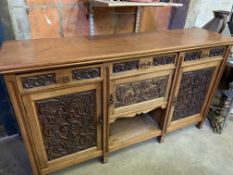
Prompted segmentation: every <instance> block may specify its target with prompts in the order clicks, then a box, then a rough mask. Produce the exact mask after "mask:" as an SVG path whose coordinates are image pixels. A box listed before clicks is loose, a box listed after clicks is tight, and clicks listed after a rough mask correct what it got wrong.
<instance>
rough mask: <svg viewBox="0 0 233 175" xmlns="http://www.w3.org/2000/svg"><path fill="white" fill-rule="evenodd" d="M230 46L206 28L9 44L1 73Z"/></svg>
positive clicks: (228, 40) (232, 41)
mask: <svg viewBox="0 0 233 175" xmlns="http://www.w3.org/2000/svg"><path fill="white" fill-rule="evenodd" d="M227 44H229V45H231V44H233V38H231V37H224V36H221V35H219V34H217V33H211V32H208V31H205V30H203V29H185V30H171V31H163V32H154V33H144V34H137V35H135V34H134V35H133V34H130V35H118V36H106V37H101V38H99V37H97V38H92V39H90V38H86V37H77V38H57V39H37V40H24V41H7V42H5V43H4V44H3V48H2V50H1V51H0V73H10V72H11V73H12V72H23V71H31V70H41V69H48V68H52V67H53V68H54V67H65V66H67V65H75V64H84V63H87V62H88V63H97V62H106V61H109V60H118V59H124V58H126V57H130V56H142V55H145V54H157V53H158V54H159V53H162V52H168V51H173V52H174V51H180V50H185V49H191V48H200V47H202V48H203V47H205V46H206V47H210V46H215V45H227Z"/></svg>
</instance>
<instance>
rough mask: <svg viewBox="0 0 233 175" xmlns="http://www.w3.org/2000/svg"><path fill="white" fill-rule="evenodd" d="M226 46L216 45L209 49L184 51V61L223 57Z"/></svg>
mask: <svg viewBox="0 0 233 175" xmlns="http://www.w3.org/2000/svg"><path fill="white" fill-rule="evenodd" d="M224 52H225V47H223V46H220V47H215V48H209V49H201V50H194V51H187V52H185V53H184V61H195V60H201V59H205V58H214V57H223V55H224Z"/></svg>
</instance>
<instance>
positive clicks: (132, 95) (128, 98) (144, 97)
mask: <svg viewBox="0 0 233 175" xmlns="http://www.w3.org/2000/svg"><path fill="white" fill-rule="evenodd" d="M167 81H168V76H162V77H156V78H151V79H147V80H140V81H134V82H129V83H124V84H119V85H117V86H116V91H115V100H114V101H115V107H116V108H119V107H122V106H127V105H131V104H135V103H140V102H143V101H148V100H152V99H156V98H160V97H164V96H165V93H166V87H167Z"/></svg>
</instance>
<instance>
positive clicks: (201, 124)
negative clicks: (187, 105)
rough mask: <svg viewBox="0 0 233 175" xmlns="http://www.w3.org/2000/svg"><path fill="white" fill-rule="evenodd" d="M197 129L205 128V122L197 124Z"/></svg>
mask: <svg viewBox="0 0 233 175" xmlns="http://www.w3.org/2000/svg"><path fill="white" fill-rule="evenodd" d="M196 127H197V128H198V129H202V128H203V122H202V121H201V122H199V123H197V124H196Z"/></svg>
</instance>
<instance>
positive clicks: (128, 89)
mask: <svg viewBox="0 0 233 175" xmlns="http://www.w3.org/2000/svg"><path fill="white" fill-rule="evenodd" d="M173 72H174V71H173V70H165V71H159V72H153V73H149V74H141V75H137V76H131V77H127V78H122V79H116V80H112V81H111V82H110V99H109V104H110V122H114V121H115V120H116V119H117V118H122V117H132V116H135V115H136V114H141V113H146V112H149V111H151V110H153V109H155V108H157V107H161V108H165V107H166V105H167V100H168V93H169V90H170V87H171V82H172V75H173Z"/></svg>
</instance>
